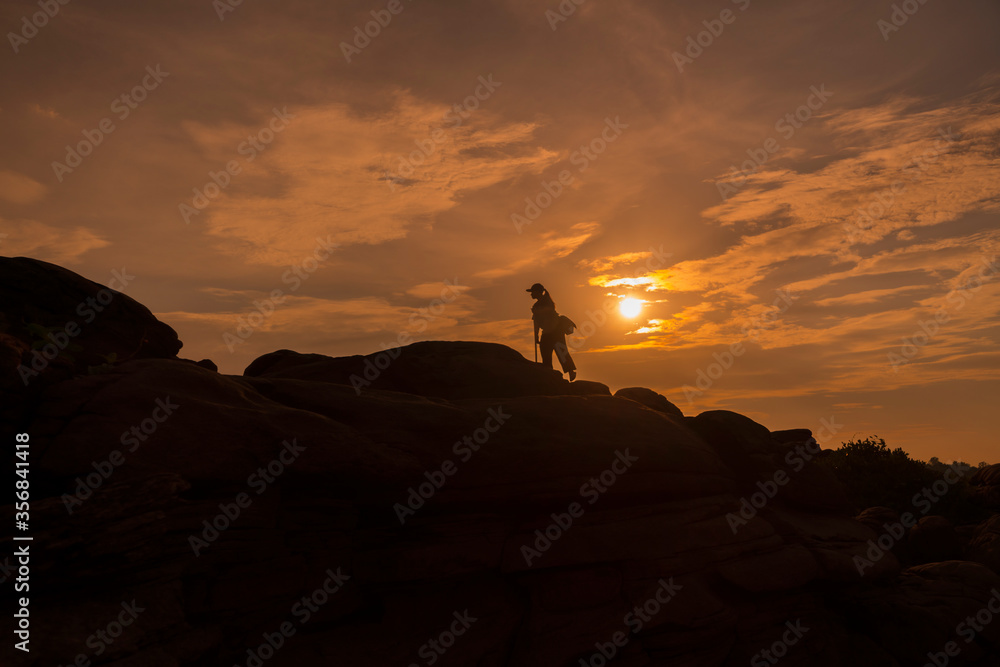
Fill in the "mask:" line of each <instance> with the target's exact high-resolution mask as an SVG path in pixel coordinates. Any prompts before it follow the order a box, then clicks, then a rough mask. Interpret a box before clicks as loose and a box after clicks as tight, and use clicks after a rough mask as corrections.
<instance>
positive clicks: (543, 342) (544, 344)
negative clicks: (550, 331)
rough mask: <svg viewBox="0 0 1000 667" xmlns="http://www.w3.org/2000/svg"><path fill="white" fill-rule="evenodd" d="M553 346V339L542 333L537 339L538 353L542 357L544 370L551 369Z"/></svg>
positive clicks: (554, 343) (554, 342)
mask: <svg viewBox="0 0 1000 667" xmlns="http://www.w3.org/2000/svg"><path fill="white" fill-rule="evenodd" d="M555 345H556V341H555V339H554V338H553V337H552V336H547V335H546V334H545V332H544V331H543V332H542V336H541V338H539V342H538V351H539V352H540V353H541V355H542V365H543V366H545V367H546V368H552V350H553V349H555Z"/></svg>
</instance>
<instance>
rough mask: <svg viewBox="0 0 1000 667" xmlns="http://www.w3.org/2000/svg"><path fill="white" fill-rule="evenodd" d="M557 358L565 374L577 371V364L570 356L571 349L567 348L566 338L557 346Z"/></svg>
mask: <svg viewBox="0 0 1000 667" xmlns="http://www.w3.org/2000/svg"><path fill="white" fill-rule="evenodd" d="M555 348H556V356H557V357H559V365H560V366H562V369H563V373H569V372H570V371H575V370H576V364H575V363H573V357H571V356H569V347H567V346H566V338H565V336H564V337H563V339H562V340H560V341H559V342H558V343H556V345H555Z"/></svg>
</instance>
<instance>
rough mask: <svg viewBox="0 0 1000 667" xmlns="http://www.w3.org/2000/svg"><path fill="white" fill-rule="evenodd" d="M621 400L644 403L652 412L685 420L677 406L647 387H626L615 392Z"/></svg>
mask: <svg viewBox="0 0 1000 667" xmlns="http://www.w3.org/2000/svg"><path fill="white" fill-rule="evenodd" d="M615 396H617V397H619V398H627V399H629V400H631V401H635V402H636V403H642V404H643V405H645V406H646V407H647V408H649V409H650V410H656V411H658V412H662V413H663V414H665V415H670V416H672V417H676V418H677V419H683V418H684V413H683V412H681V409H680V408H678V407H677V406H676V405H674V404H673V403H671V402H670V401H668V400H667V397H666V396H664V395H663V394H658V393H656V392H655V391H653V390H652V389H646V388H645V387H625V388H624V389H619V390H618V391H616V392H615Z"/></svg>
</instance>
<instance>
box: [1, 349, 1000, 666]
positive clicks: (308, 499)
mask: <svg viewBox="0 0 1000 667" xmlns="http://www.w3.org/2000/svg"><path fill="white" fill-rule="evenodd" d="M393 354H394V355H395V356H394V357H392V358H391V363H389V364H387V365H385V367H384V368H380V369H378V370H379V373H378V374H377V376H376V375H375V374H374V373H369V376H370V377H369V378H364V375H363V373H364V372H365V369H366V361H372V363H375V357H376V355H368V356H367V357H349V358H343V359H333V358H329V357H323V356H321V355H302V354H297V353H294V352H289V351H280V352H276V353H273V354H271V355H266V356H265V357H262V358H260V359H258V360H257V361H255V362H254V363H253V364H252V365H251V366H250V367H249V368H248V369H247V371H246V373H245V375H244V376H242V377H236V376H225V375H220V374H218V373H216V372H214V371H212V370H210V369H207V368H202V367H200V366H198V365H195V364H192V363H187V362H184V361H181V360H176V359H171V358H146V359H138V358H134V359H131V360H128V361H126V362H124V363H119V364H115V365H112V366H111V367H110V368H108V369H105V371H104V372H101V373H95V374H86V373H76V374H72V375H69V376H67V377H66V378H65V379H63V380H61V381H59V382H54V383H52V384H49V385H46V386H45V388H44V391H41V392H40V393H39V394H38V395H37V396H36V397H34V398H32V399H31V400H32V404H31V406H30V408H31V409H30V410H29V411H28V412H27V413H26V415H27V417H26V419H25V422H24V425H23V429H22V430H24V431H25V432H28V433H30V434H31V436H32V440H31V443H32V449H31V460H32V466H33V467H32V491H33V496H32V499H33V503H32V534H33V535H34V537H35V541H34V543H33V544H32V558H31V567H32V588H31V594H32V602H31V619H32V630H33V640H32V645H31V648H32V652H31V654H30V655H21V656H14V657H12V658H11V659H10V661H8V660H6V659H5V661H4V663H3V664H26V665H38V666H42V665H44V666H45V667H49V666H51V665H69V664H72V663H73V662H74V661H75V660H77V659H78V656H80V655H82V656H83V658H82V659H85V660H90V661H91V664H94V665H115V666H116V667H126V666H127V667H132V666H134V665H135V666H137V665H143V666H146V665H153V666H158V665H164V666H167V665H170V666H174V665H199V666H200V665H204V666H209V665H247V666H250V665H267V666H268V667H270V666H275V665H277V666H283V665H295V666H298V665H327V664H330V665H333V664H337V665H430V664H437V665H444V666H447V665H456V666H465V665H477V666H488V665H489V666H491V665H497V666H499V665H509V666H517V667H522V666H528V667H530V666H535V665H538V666H545V667H552V666H558V667H563V666H565V667H569V666H571V665H573V666H575V665H580V664H584V665H588V664H593V665H600V664H604V662H603V661H604V658H603V657H602V656H601V653H602V652H603V653H604V654H605V655H609V656H610V655H612V654H613V655H614V656H615V661H614V662H611V663H608V664H614V665H626V666H636V667H638V666H639V665H643V666H656V665H664V666H666V665H670V666H676V665H680V666H692V667H693V666H705V667H708V666H735V665H747V664H772V663H771V662H769V659H768V658H767V657H766V656H770V657H771V658H774V657H775V656H780V660H781V664H782V665H803V666H805V665H810V666H814V665H820V666H822V665H830V666H835V665H836V666H839V665H851V666H855V665H863V666H866V665H871V666H883V665H884V666H887V667H888V666H890V665H922V664H923V662H921V660H926V656H927V653H928V652H936V651H942V650H945V649H944V647H945V646H946V645H947V642H948V641H951V640H955V641H958V642H961V649H962V650H961V651H960V652H959V653H958V654H957V655H956V656H954V657H951V658H950V662H949V663H948V664H950V665H996V664H998V663H997V655H998V654H997V652H996V649H995V646H996V642H997V640H998V637H997V632H998V631H1000V619H998V622H997V623H995V624H992V625H987V626H984V629H983V630H982V631H980V632H977V633H976V634H975V636H974V637H973V639H972V640H970V641H969V642H968V643H966V642H965V640H964V638H963V637H960V636H959V635H958V634H957V633H958V632H959V631H958V630H956V627H957V625H958V624H959V623H960V622H962V621H963V619H964V618H966V617H967V616H968V615H970V614H972V615H973V616H975V615H976V613H977V612H978V611H979V610H981V609H984V608H986V609H988V605H989V601H990V599H991V595H993V591H995V590H996V589H997V588H998V587H1000V577H998V575H997V574H996V573H995V572H994V571H992V570H991V569H990V568H989V567H987V566H985V565H983V564H978V563H971V562H966V561H946V562H941V563H932V564H929V565H922V566H919V567H915V568H910V569H909V570H906V571H900V567H899V563H898V561H897V560H896V558H895V556H894V555H893V553H892V551H891V549H890V550H879V549H878V545H877V544H876V541H877V540H878V539H879V537H880V533H879V532H877V531H878V526H879V523H880V522H881V521H882V520H883V519H884V518H886V517H887V516H888V514H887V513H886V512H882V513H879V512H870V513H869V514H868V515H867V516H866V522H867V523H868V524H869V525H866V524H865V523H862V522H860V521H858V520H856V519H854V518H853V517H851V516H850V509H849V507H848V506H847V504H846V503H845V502H844V494H843V489H842V488H841V487H840V486H839V484H838V483H837V481H836V480H835V479H833V478H832V477H831V476H829V475H828V474H827V472H828V471H826V469H825V468H819V467H818V466H816V464H815V463H814V462H813V461H811V460H810V459H809V458H808V457H806V456H804V453H807V452H808V451H810V450H809V448H808V445H809V444H811V443H810V442H809V433H808V431H804V430H795V431H781V432H777V433H771V432H770V431H768V429H767V428H766V427H764V426H762V425H760V424H757V423H755V422H753V421H752V420H750V419H748V418H746V417H744V416H742V415H738V414H736V413H732V412H726V411H714V412H709V413H704V414H702V415H698V416H696V417H684V416H683V415H681V414H680V411H679V410H676V408H674V409H671V408H673V406H672V405H670V404H669V401H668V399H667V398H664V397H662V396H659V395H658V394H655V393H654V392H652V391H649V390H642V391H639V390H637V389H635V388H633V389H630V390H628V391H627V392H625V393H624V394H622V393H621V392H620V395H615V396H612V395H610V392H608V391H607V390H606V388H604V389H603V390H602V388H601V387H602V386H603V385H597V383H594V384H591V385H583V384H579V385H578V383H573V384H570V383H566V382H563V381H561V380H560V379H559V377H558V374H557V373H552V372H549V371H547V370H545V369H541V368H540V367H538V366H536V365H535V364H533V363H531V362H529V361H527V360H525V359H523V358H522V357H521V356H520V355H519V354H518V353H517V352H515V351H513V350H510V349H509V348H505V347H503V346H499V345H491V344H485V343H471V342H451V343H449V342H441V341H435V342H428V343H419V344H415V345H412V346H409V347H407V348H404V349H402V350H400V351H398V353H396V352H394V353H393ZM359 370H360V372H361V373H362V375H361V376H360V377H362V378H364V379H365V381H366V382H369V383H370V384H359V383H357V382H354V381H352V375H358V372H359ZM491 378H495V379H491ZM490 387H496V389H494V390H491V389H490ZM638 389H641V388H638ZM657 396H659V398H662V399H663V401H660V400H659V398H657ZM664 402H666V405H664ZM675 410H676V411H675ZM779 472H781V473H784V475H785V476H786V477H787V481H785V482H784V483H778V482H775V481H774V480H778V479H783V478H782V477H781V476H780V475H777V473H779ZM771 484H773V485H774V486H773V487H772V486H771ZM13 513H14V508H13V506H7V507H5V508H3V509H2V511H0V520H2V521H5V522H6V525H12V522H13V519H14V517H13ZM941 530H945V531H946V530H947V527H946V526H939V525H937V524H934V523H933V522H927V525H926V530H924V532H923V534H922V538H921V539H923V540H924V542H922V543H921V545H922V548H928V549H932V547H933V544H932V540H931V538H932V537H933V535H935V534H937V532H940V531H941ZM918 537H919V536H918ZM995 538H996V530H995V526H990V527H988V528H986V527H984V528H983V529H982V530H981V531H980V532H979V533H977V535H976V538H975V540H974V544H975V548H977V549H979V550H980V552H981V554H982V556H983V559H984V560H989V559H990V558H995V553H996V548H995V545H996V543H997V541H996V539H995ZM7 546H8V547H9V548H8V550H7V552H6V553H10V552H11V551H12V549H13V546H12V544H11V543H10V541H9V540H8V542H7ZM932 550H933V549H932ZM10 564H13V563H12V561H10V560H9V561H6V562H4V565H5V566H9V565H10ZM13 583H14V582H13V577H11V576H8V577H7V579H6V580H5V581H4V582H3V583H0V592H2V595H3V597H4V604H5V605H6V606H5V608H6V609H12V608H13V606H14V598H15V597H16V596H15V593H14V590H13ZM998 595H1000V594H998ZM125 621H127V622H128V624H127V625H126V626H125V627H124V628H119V627H118V626H116V625H115V624H116V623H119V622H125ZM119 631H120V632H119ZM99 632H100V633H111V632H113V633H115V636H114V637H111V636H110V634H98V633H99ZM102 637H106V638H108V639H113V641H105V639H102ZM949 638H950V639H949ZM275 647H277V648H275ZM5 650H6V649H5ZM765 651H766V652H767V653H766V654H765V653H764V652H765ZM5 655H11V654H10V653H6V654H5ZM581 661H582V663H581ZM753 661H756V663H755V662H753ZM81 664H82V663H81Z"/></svg>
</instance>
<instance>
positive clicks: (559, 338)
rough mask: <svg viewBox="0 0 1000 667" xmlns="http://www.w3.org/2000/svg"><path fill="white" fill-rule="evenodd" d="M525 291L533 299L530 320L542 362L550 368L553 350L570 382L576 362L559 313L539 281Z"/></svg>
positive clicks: (574, 376)
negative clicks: (539, 332) (570, 350)
mask: <svg viewBox="0 0 1000 667" xmlns="http://www.w3.org/2000/svg"><path fill="white" fill-rule="evenodd" d="M525 292H531V298H532V299H534V300H535V305H533V306H532V307H531V320H532V321H533V322H534V323H535V345H537V346H538V347H539V348H540V349H541V351H542V363H543V364H545V365H546V366H548V367H549V368H552V352H553V351H555V353H556V356H557V357H559V365H560V366H562V369H563V373H569V379H570V382H572V381H573V380H575V379H576V364H574V363H573V357H571V356H569V348H568V347H566V332H565V331H564V330H563V325H562V322H561V319H560V317H559V313H557V312H556V304H555V302H553V301H552V297H551V296H549V293H548V291H547V290H546V289H545V288H544V287H543V286H542V285H541V283H535V284H534V285H532V286H531V287H529V288H528V289H526V290H525ZM539 330H541V332H542V335H541V337H539V335H538V331H539Z"/></svg>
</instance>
